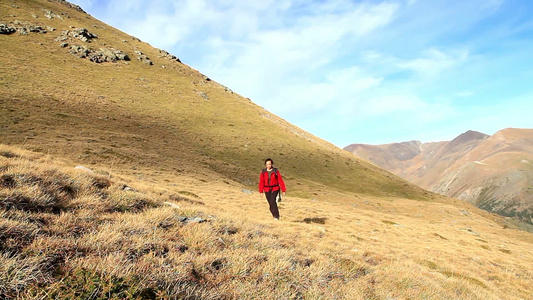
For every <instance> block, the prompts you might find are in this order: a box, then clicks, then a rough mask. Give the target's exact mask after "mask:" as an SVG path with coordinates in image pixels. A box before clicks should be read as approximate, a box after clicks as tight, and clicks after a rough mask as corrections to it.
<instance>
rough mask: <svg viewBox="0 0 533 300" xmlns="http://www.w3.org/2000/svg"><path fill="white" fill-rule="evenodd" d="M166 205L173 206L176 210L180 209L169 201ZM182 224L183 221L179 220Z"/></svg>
mask: <svg viewBox="0 0 533 300" xmlns="http://www.w3.org/2000/svg"><path fill="white" fill-rule="evenodd" d="M164 204H166V205H168V206H172V207H174V208H177V209H180V206H179V205H177V204H175V203H172V202H168V201H165V202H164ZM179 221H180V222H183V221H182V220H179Z"/></svg>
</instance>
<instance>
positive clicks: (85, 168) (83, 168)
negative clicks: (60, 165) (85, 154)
mask: <svg viewBox="0 0 533 300" xmlns="http://www.w3.org/2000/svg"><path fill="white" fill-rule="evenodd" d="M74 169H75V170H81V171H85V172H87V173H89V174H93V175H94V174H95V173H94V172H93V170H91V169H89V168H87V167H84V166H76V167H74Z"/></svg>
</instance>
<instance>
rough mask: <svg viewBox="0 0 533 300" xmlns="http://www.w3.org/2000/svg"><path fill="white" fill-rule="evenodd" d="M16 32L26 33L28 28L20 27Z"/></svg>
mask: <svg viewBox="0 0 533 300" xmlns="http://www.w3.org/2000/svg"><path fill="white" fill-rule="evenodd" d="M17 32H18V33H19V34H20V35H28V29H26V27H20V28H18V29H17Z"/></svg>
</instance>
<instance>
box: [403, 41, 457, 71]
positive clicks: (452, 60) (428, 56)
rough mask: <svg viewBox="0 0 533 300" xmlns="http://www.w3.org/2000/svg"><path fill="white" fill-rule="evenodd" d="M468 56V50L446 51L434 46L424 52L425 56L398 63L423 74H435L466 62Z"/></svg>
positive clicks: (404, 67)
mask: <svg viewBox="0 0 533 300" xmlns="http://www.w3.org/2000/svg"><path fill="white" fill-rule="evenodd" d="M467 58H468V51H466V50H460V51H449V52H448V53H445V52H443V51H441V50H439V49H437V48H432V49H429V50H427V51H426V52H425V53H424V57H421V58H416V59H413V60H405V61H399V62H397V63H396V65H397V66H398V67H399V68H402V69H409V70H412V71H414V72H416V73H420V74H421V75H426V76H427V75H429V76H433V75H438V74H440V73H441V72H443V71H445V70H447V69H450V68H452V67H454V66H456V65H458V64H460V63H462V62H464V61H465V60H466V59H467Z"/></svg>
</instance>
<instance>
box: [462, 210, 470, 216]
mask: <svg viewBox="0 0 533 300" xmlns="http://www.w3.org/2000/svg"><path fill="white" fill-rule="evenodd" d="M461 214H463V215H465V216H470V213H469V212H467V211H466V210H462V211H461Z"/></svg>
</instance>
